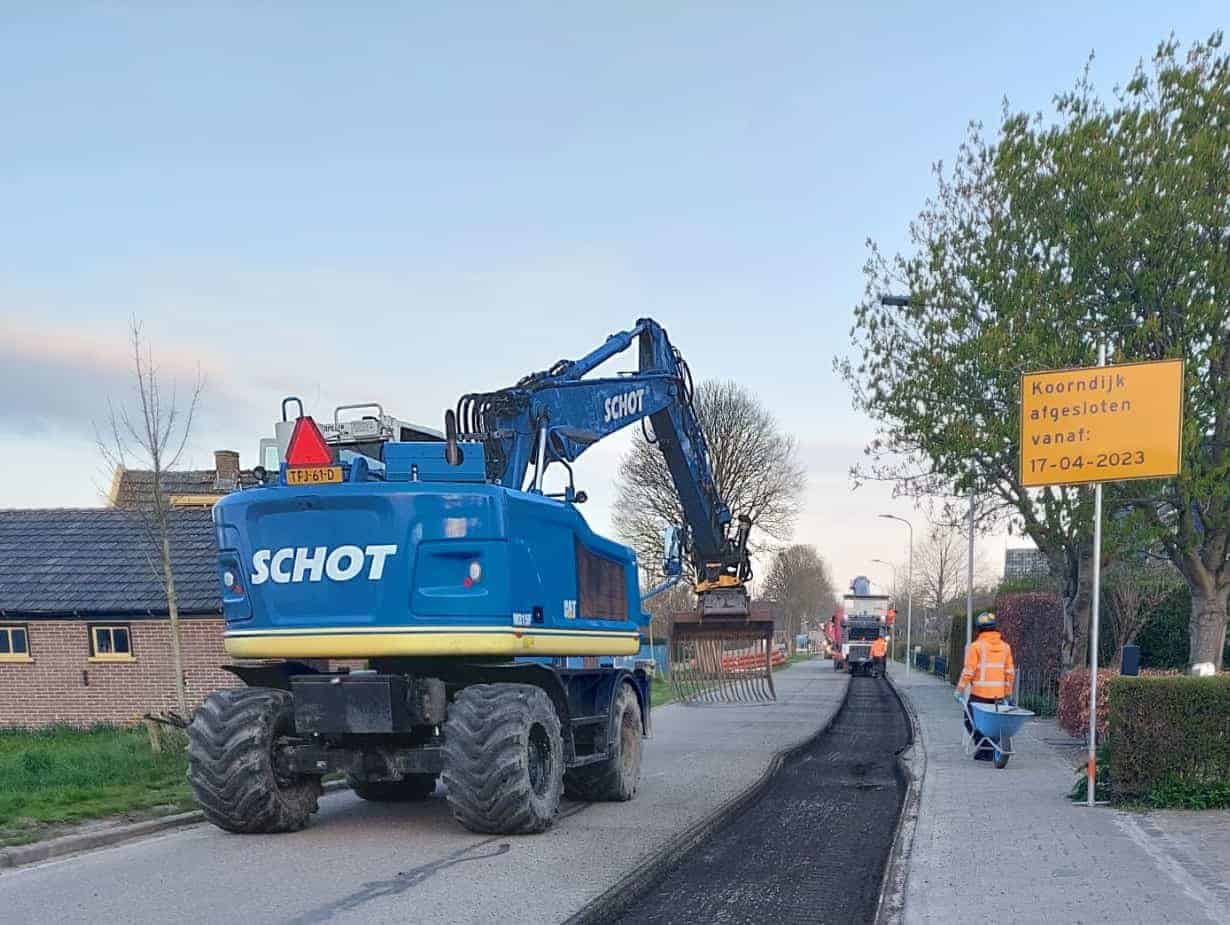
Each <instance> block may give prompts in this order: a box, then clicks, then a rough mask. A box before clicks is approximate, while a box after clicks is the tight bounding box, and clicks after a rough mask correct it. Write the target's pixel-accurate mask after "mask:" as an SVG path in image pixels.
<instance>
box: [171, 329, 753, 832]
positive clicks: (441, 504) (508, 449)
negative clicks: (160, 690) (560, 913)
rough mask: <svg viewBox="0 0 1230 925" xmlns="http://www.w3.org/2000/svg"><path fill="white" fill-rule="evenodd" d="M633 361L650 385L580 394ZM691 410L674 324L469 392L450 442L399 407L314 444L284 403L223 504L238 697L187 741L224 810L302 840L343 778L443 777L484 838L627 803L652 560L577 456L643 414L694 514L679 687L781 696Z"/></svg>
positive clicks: (242, 828) (449, 417) (402, 787)
mask: <svg viewBox="0 0 1230 925" xmlns="http://www.w3.org/2000/svg"><path fill="white" fill-rule="evenodd" d="M634 345H635V346H636V347H637V351H638V355H639V362H638V366H637V369H636V371H635V372H631V373H625V374H621V375H618V376H614V377H609V376H608V377H603V376H594V377H591V378H586V377H587V374H589V373H591V372H593V371H594V370H595V369H596V368H597V367H598V366H600V365H601V364H603V363H605V362H606V361H608V360H611V359H612V358H614V357H615V356H617V355H618V354H620V353H622V352H623V351H625V350H628V349H629V348H631V347H633V346H634ZM692 399H693V386H692V378H691V375H690V373H689V371H688V367H687V365H686V363H685V362H684V361H683V359H682V357H681V356H680V354H679V352H678V351H677V350H676V349H675V348H674V347H673V346H672V345H671V342H670V340H669V338H668V337H667V334H666V331H665V330H664V329H663V328H662V327H661V326H660V325H659V324H657V323H656V322H654V321H652V320H650V319H641V320H639V321H638V322H637V323H636V325H635V326H634V327H633V328H632V329H631V330H629V331H624V332H621V333H617V334H613V335H611V336H610V337H609V338H608V339H607V340H606V342H605V343H604V344H603V345H602V346H601V347H599V348H598V349H596V350H594V351H592V352H591V353H589V354H587V355H586V356H584V357H582V358H580V359H578V360H561V361H559V362H557V363H556V364H555V365H553V366H551V367H550V368H549V369H547V370H544V371H541V372H536V373H532V374H530V375H528V376H526V377H524V378H523V379H521V380H520V381H519V382H517V383H516V384H515V385H513V386H512V387H509V388H505V389H500V390H498V391H493V392H484V393H473V394H468V395H465V396H463V397H462V398H461V400H460V401H459V402H458V404H457V407H456V409H455V410H450V411H448V412H447V413H446V414H445V427H444V430H443V431H442V432H437V431H432V430H430V429H428V428H415V427H413V426H408V425H404V424H403V423H402V422H398V421H396V420H394V419H392V418H389V417H387V416H385V415H384V414H383V409H380V413H378V414H376V415H367V416H364V417H362V418H360V419H358V420H356V421H350V422H341V421H339V420H337V418H336V416H335V422H334V424H333V425H332V426H331V427H330V426H329V425H325V426H323V427H322V426H319V425H317V423H316V422H315V420H314V419H313V418H312V417H310V416H308V415H306V414H304V409H303V405H302V402H299V401H298V400H297V399H287V400H286V401H284V402H283V406H282V410H283V423H282V425H281V426H280V427H279V439H278V441H277V448H276V451H275V452H274V453H271V454H270V455H269V459H268V462H269V465H268V466H265V467H258V469H257V470H256V476H257V478H258V482H259V483H258V485H257V486H255V487H253V488H248V489H245V490H243V491H239V492H235V493H233V494H231V495H228V496H227V497H225V498H224V499H222V500H221V501H219V502H218V503H217V505H216V506H215V507H214V522H215V526H216V530H217V536H218V547H219V550H220V552H219V565H218V576H219V581H220V584H221V593H222V609H223V615H224V618H225V622H226V629H225V646H226V650H227V652H228V654H230V655H231V656H232V657H233V658H234V659H236V663H235V664H234V665H231V666H228V668H229V670H230V671H232V672H233V673H234V674H235V675H237V676H238V678H239V679H240V680H241V681H242V683H243V686H238V687H232V688H227V689H223V690H219V691H215V692H214V693H212V694H210V695H209V696H208V697H206V698H205V700H204V701H203V703H202V704H201V705H200V707H198V709H197V710H196V711H195V713H194V715H193V719H192V722H191V724H190V726H189V781H190V783H191V785H192V789H193V792H194V795H195V797H196V799H197V801H198V803H199V804H200V806H201V808H202V809H203V811H204V813H205V815H206V817H207V818H208V819H209V820H210V821H212V822H213V823H215V824H216V825H218V826H220V827H221V828H223V829H226V830H228V831H232V832H276V831H291V830H295V829H299V828H301V827H302V826H304V825H305V824H306V823H307V821H308V819H309V817H310V816H311V814H312V813H313V812H315V810H316V808H317V797H318V796H319V794H320V792H321V779H322V777H323V776H324V775H327V774H330V773H335V772H342V773H344V774H345V775H346V778H347V780H348V781H349V783H350V785H351V787H352V788H353V790H354V792H355V793H356V794H358V795H359V796H360V797H362V798H364V799H368V800H375V801H404V800H419V799H426V798H427V797H429V796H431V795H432V794H433V793H434V791H435V790H436V786H437V782H438V781H440V782H442V783H443V784H444V787H445V791H446V798H447V800H448V803H449V805H450V807H451V809H452V812H453V815H454V817H455V818H456V819H457V821H458V822H460V823H461V824H462V825H463V826H465V827H466V828H468V829H471V830H472V831H476V832H483V833H501V834H512V833H529V832H540V831H543V830H544V829H546V828H548V827H549V826H550V825H551V824H552V821H553V819H554V818H555V815H556V812H557V810H558V806H559V802H560V799H561V796H562V795H563V794H567V795H568V796H569V797H571V798H573V799H578V800H586V801H596V800H628V799H631V798H632V797H633V795H634V794H635V792H636V789H637V785H638V781H639V777H640V763H641V746H642V739H643V737H645V736H646V735H647V734H648V732H649V728H650V721H649V718H650V684H649V675H648V672H647V671H646V669H645V667H643V665H642V664H640V663H637V662H635V661H633V660H632V659H630V658H629V657H630V656H635V655H636V654H637V653H638V652H639V651H640V650H641V646H642V641H641V637H642V629H643V628H644V627H645V625H646V624H647V622H648V617H647V616H646V615H645V613H644V609H643V606H642V603H643V600H644V597H643V596H642V594H641V589H640V580H639V574H638V568H637V560H636V556H635V554H634V553H633V551H632V550H631V549H629V548H627V547H625V546H623V545H621V544H618V543H615V542H612V541H610V540H608V539H605V538H603V537H601V536H598V535H597V534H596V533H594V532H593V531H592V530H591V529H590V528H589V525H588V524H587V523H586V522H585V519H584V518H583V517H582V515H581V513H580V512H579V510H578V505H580V504H581V503H583V502H584V501H585V493H584V492H582V491H578V490H577V489H576V485H575V480H574V477H573V469H572V464H573V463H575V462H576V460H577V459H578V458H579V457H580V456H581V455H582V454H583V453H584V452H585V451H586V450H587V449H588V448H589V447H591V446H593V445H594V444H595V443H597V442H598V441H599V440H601V439H602V438H604V437H606V436H608V435H610V434H612V433H614V432H616V431H618V430H620V429H621V428H623V427H626V426H628V425H629V424H632V423H635V422H641V423H642V426H643V427H646V428H647V429H646V431H645V433H646V436H647V437H649V436H650V435H652V439H653V440H654V441H655V442H656V444H657V446H658V448H659V450H660V451H661V453H662V455H663V459H664V461H665V463H666V467H667V469H668V470H669V472H670V475H671V478H672V480H673V482H674V485H675V488H676V490H677V492H678V496H679V511H680V515H681V521H682V522H681V523H679V524H676V525H672V526H670V527H668V528H667V529H666V531H665V533H666V537H665V548H664V558H663V562H662V563H661V568H662V571H663V572H664V573H665V574H666V575H667V576H668V581H671V580H678V578H679V577H680V575H681V573H682V572H683V571H684V570H685V560H686V569H687V571H689V572H690V577H691V578H692V580H693V583H694V588H695V591H696V602H697V603H696V607H695V609H694V610H692V611H688V612H686V613H681V614H676V615H675V620H674V626H673V629H672V633H671V635H672V646H673V655H672V660H673V662H674V664H673V666H672V667H673V669H674V670H673V671H672V674H673V675H675V676H676V677H677V684H681V685H682V687H681V691H680V692H681V693H682V694H683V695H684V696H685V697H687V698H689V699H694V700H714V699H734V700H757V699H771V698H772V696H773V692H772V676H771V673H770V671H769V667H770V662H769V658H770V651H769V650H770V649H771V640H772V621H771V619H769V618H768V616H767V614H765V613H764V612H762V611H759V610H758V609H757V608H756V607H753V605H752V604H751V602H750V601H749V595H748V590H747V582H748V581H749V579H750V578H751V565H750V559H749V555H748V533H749V531H750V528H751V523H750V521H749V520H748V519H747V518H746V517H741V518H737V519H736V518H734V517H732V514H731V511H730V509H729V508H728V506H727V504H726V503H725V502H724V501H723V499H722V497H721V493H720V491H719V488H718V485H717V483H716V481H715V478H714V473H713V468H712V463H711V460H710V456H709V451H708V447H707V444H706V440H705V434H704V431H703V429H702V427H701V423H700V421H699V419H698V418H697V415H696V412H695V409H694V407H693V401H692ZM290 409H296V410H297V413H296V414H295V415H294V416H293V417H292V416H291V415H290V413H289V411H290ZM646 422H647V423H646ZM552 465H558V466H561V467H563V469H564V470H566V473H567V484H566V486H565V487H564V488H563V490H562V491H560V492H554V493H549V492H548V491H547V488H546V478H545V477H546V474H547V472H548V470H549V468H550V467H551V466H552ZM664 584H665V583H664ZM660 587H661V586H660ZM749 657H750V660H751V662H750V664H749ZM630 661H631V662H632V664H630V665H629V664H627V663H628V662H630ZM732 664H733V665H737V666H738V667H737V668H736V669H735V670H733V671H731V670H724V668H726V667H727V666H729V665H732Z"/></svg>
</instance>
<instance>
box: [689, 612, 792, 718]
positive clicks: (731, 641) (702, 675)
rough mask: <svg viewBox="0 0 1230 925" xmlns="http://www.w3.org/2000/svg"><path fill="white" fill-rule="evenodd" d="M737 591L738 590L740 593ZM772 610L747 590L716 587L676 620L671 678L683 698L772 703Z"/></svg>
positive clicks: (725, 701) (711, 701)
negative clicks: (749, 596) (752, 600)
mask: <svg viewBox="0 0 1230 925" xmlns="http://www.w3.org/2000/svg"><path fill="white" fill-rule="evenodd" d="M734 592H738V593H737V594H736V593H734ZM773 626H774V624H773V612H772V608H771V607H770V606H768V605H765V604H760V603H755V604H749V602H748V601H747V595H746V592H744V591H743V589H742V588H738V589H734V588H731V589H725V588H723V589H715V590H713V591H708V592H705V593H704V594H702V595H701V596H700V606H699V607H698V608H697V609H696V610H695V611H684V612H680V613H676V614H675V615H674V619H673V621H672V626H671V644H670V679H671V686H672V687H673V688H674V691H675V696H676V698H677V699H678V700H679V701H681V702H683V703H695V704H710V703H737V704H744V703H772V702H773V701H775V700H776V699H777V691H776V690H775V689H774V687H773V665H774V654H775V653H774V647H773Z"/></svg>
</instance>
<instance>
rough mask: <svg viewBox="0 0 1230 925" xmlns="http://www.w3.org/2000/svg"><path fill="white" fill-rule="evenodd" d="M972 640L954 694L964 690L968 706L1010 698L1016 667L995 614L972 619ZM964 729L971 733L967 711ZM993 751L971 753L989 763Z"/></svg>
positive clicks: (982, 614) (966, 651) (983, 750)
mask: <svg viewBox="0 0 1230 925" xmlns="http://www.w3.org/2000/svg"><path fill="white" fill-rule="evenodd" d="M974 633H975V638H974V641H973V642H972V643H970V644H969V645H968V646H966V647H965V666H964V668H962V669H961V677H960V679H959V680H958V681H957V694H958V695H961V694H964V693H965V691H966V690H967V689H968V690H969V693H970V696H969V699H970V702H971V703H994V702H995V701H997V700H1006V699H1007V698H1009V697H1011V696H1012V688H1013V685H1014V684H1015V682H1016V666H1015V665H1013V663H1012V647H1011V646H1009V645H1008V643H1006V642H1004V639H1003V637H1002V636H1000V634H999V630H998V629H996V626H995V614H994V613H992V612H991V611H989V610H984V611H983V612H982V613H980V614H978V616H977V617H975V618H974ZM965 729H966V731H967V732H970V733H971V734H972V733H973V727H972V726H971V725H970V718H969V711H968V710H967V711H966V716H965ZM992 755H993V752H992V750H991V749H989V748H982V749H979V750H978V751H977V752H975V754H974V758H975V759H977V760H978V761H990V760H991V757H992Z"/></svg>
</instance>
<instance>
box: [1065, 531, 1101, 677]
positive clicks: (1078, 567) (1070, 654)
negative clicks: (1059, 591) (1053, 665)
mask: <svg viewBox="0 0 1230 925" xmlns="http://www.w3.org/2000/svg"><path fill="white" fill-rule="evenodd" d="M1062 561H1063V562H1064V569H1063V643H1062V646H1061V648H1060V653H1059V660H1060V667H1061V668H1062V670H1063V671H1071V670H1072V669H1073V668H1079V667H1081V666H1082V665H1085V664H1086V663H1087V662H1088V660H1089V622H1090V619H1091V617H1092V614H1093V547H1092V546H1091V545H1089V544H1085V543H1083V544H1081V546H1080V547H1079V549H1077V550H1075V551H1072V550H1068V551H1066V553H1065V554H1062Z"/></svg>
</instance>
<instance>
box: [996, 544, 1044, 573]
mask: <svg viewBox="0 0 1230 925" xmlns="http://www.w3.org/2000/svg"><path fill="white" fill-rule="evenodd" d="M1050 572H1051V569H1050V566H1049V565H1048V564H1047V561H1046V556H1045V555H1043V554H1042V550H1040V549H1035V548H1034V547H1032V546H1022V547H1020V548H1018V549H1007V550H1004V581H1014V580H1020V579H1023V578H1045V577H1046V576H1047V575H1049V574H1050Z"/></svg>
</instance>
